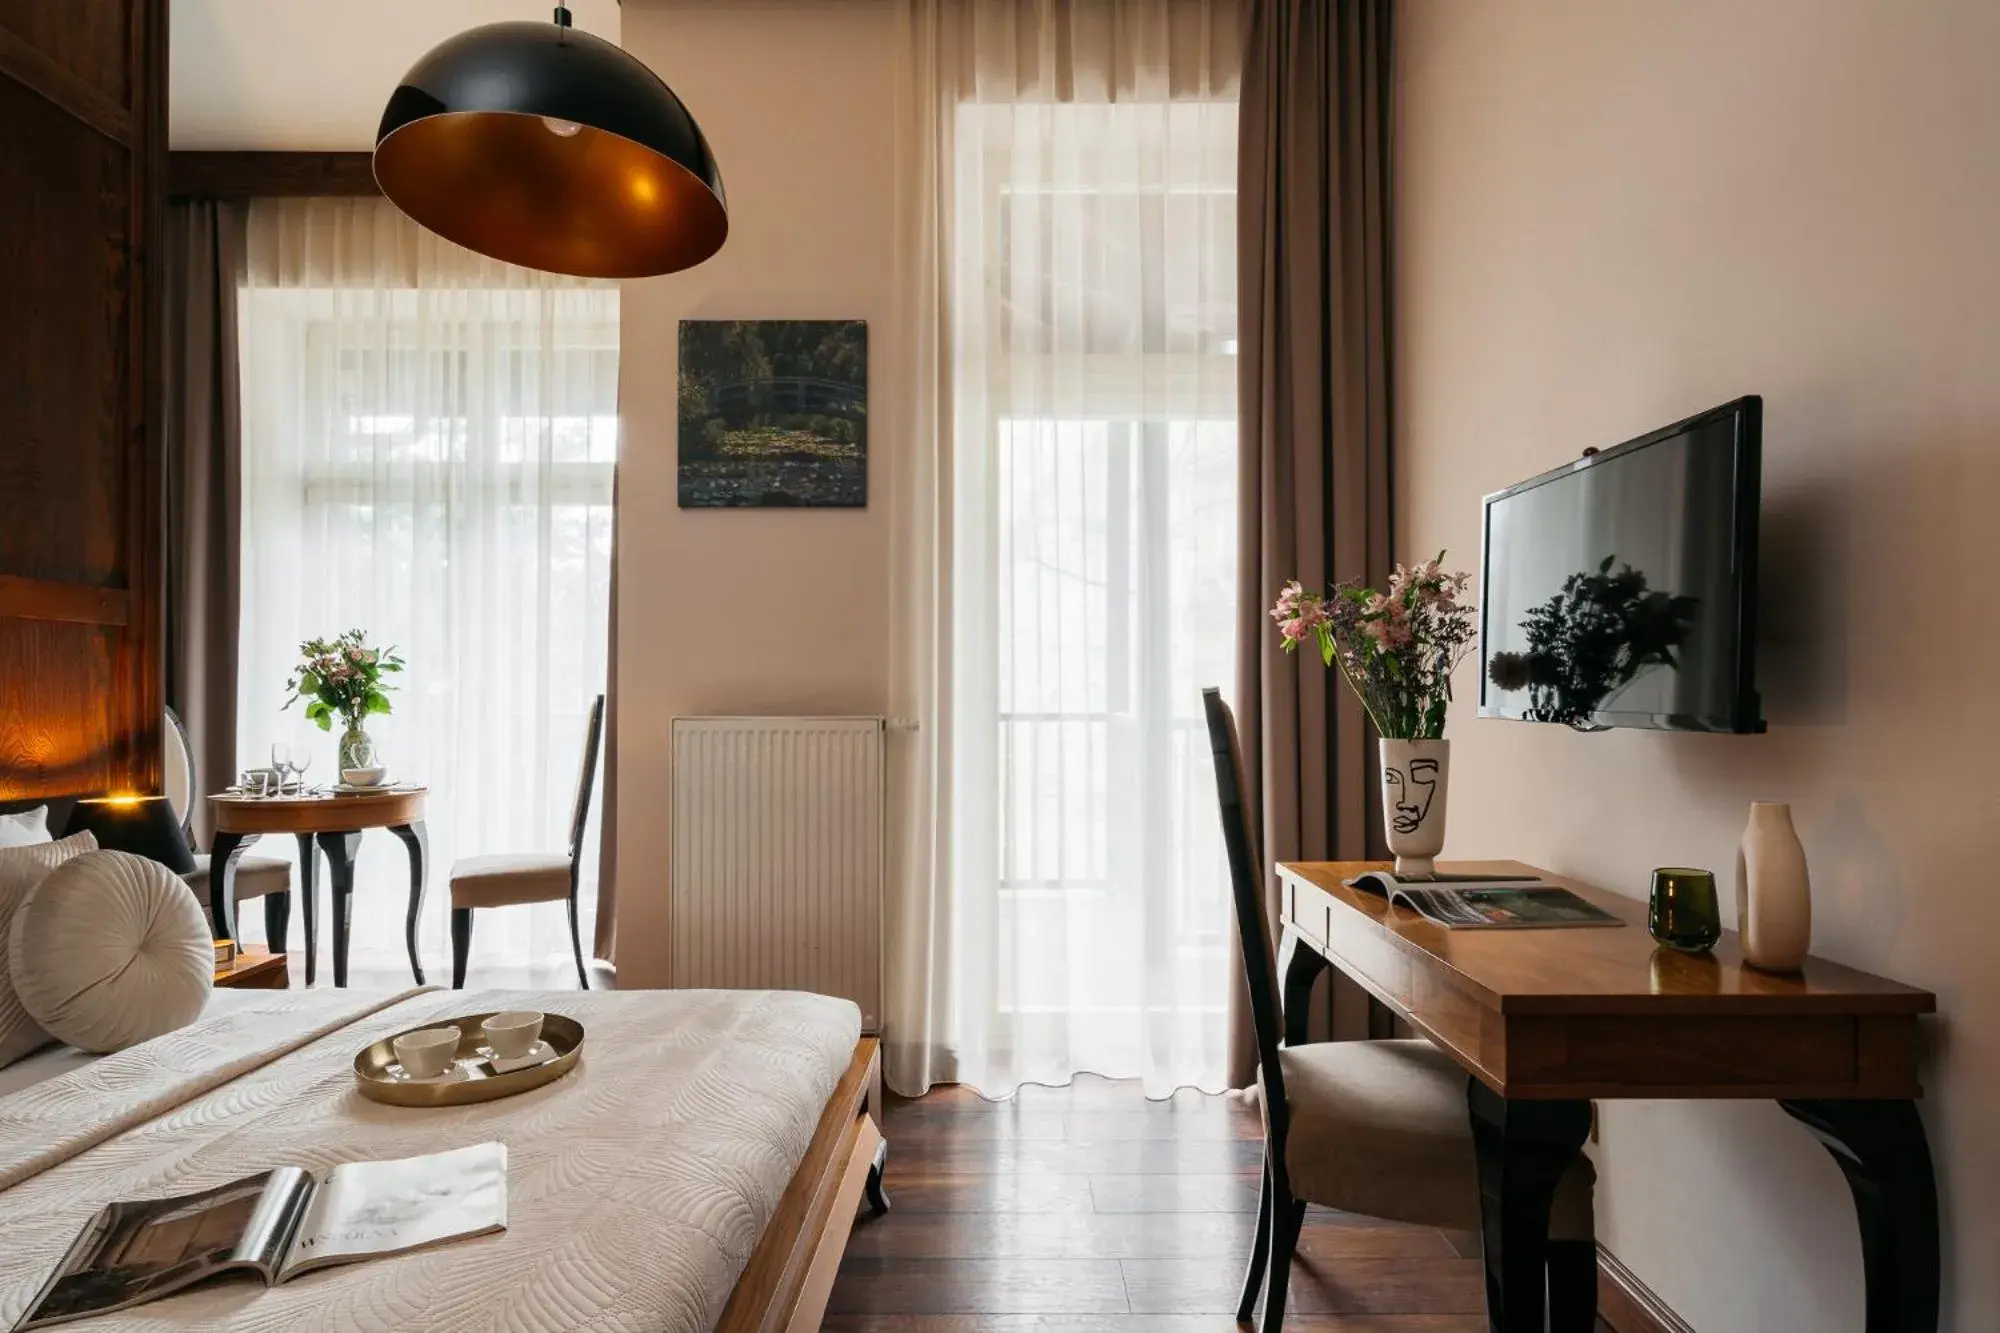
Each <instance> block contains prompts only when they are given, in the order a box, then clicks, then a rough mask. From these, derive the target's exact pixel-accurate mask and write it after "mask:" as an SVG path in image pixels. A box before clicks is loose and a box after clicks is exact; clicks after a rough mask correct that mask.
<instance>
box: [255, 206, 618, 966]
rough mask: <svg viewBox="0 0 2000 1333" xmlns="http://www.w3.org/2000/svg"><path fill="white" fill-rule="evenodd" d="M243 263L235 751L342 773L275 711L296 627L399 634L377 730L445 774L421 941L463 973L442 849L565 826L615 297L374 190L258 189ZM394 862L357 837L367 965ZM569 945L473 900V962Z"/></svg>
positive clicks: (385, 914)
mask: <svg viewBox="0 0 2000 1333" xmlns="http://www.w3.org/2000/svg"><path fill="white" fill-rule="evenodd" d="M247 255H248V261H247V268H248V277H247V283H246V287H245V290H244V291H243V292H242V299H241V303H240V310H241V315H240V318H241V321H242V324H241V334H242V367H243V372H242V373H243V560H244V572H243V624H242V637H241V655H242V672H241V680H242V686H241V703H240V715H239V723H238V728H237V734H238V736H239V738H240V741H239V745H240V747H241V757H242V762H243V764H244V765H245V766H248V765H250V764H253V763H263V762H266V761H267V760H268V758H269V747H270V745H271V743H272V742H273V741H279V740H282V741H286V742H288V743H290V744H291V745H292V746H293V748H294V749H295V750H296V749H297V748H299V747H300V746H301V745H302V744H303V745H304V746H306V747H307V748H308V749H309V750H310V753H311V755H312V768H311V770H310V771H309V772H308V774H307V780H308V781H332V780H335V779H336V777H337V775H336V774H335V773H334V772H333V771H332V770H333V765H334V737H332V736H328V735H325V734H322V733H321V732H319V731H318V730H316V729H314V728H311V727H309V726H307V725H305V724H304V723H303V722H302V721H301V720H300V718H299V712H298V710H297V708H296V707H294V708H293V709H292V710H291V711H289V712H282V711H280V705H281V704H282V703H283V689H282V687H283V685H284V681H285V678H286V675H287V673H288V671H289V670H290V668H291V666H292V664H293V662H294V661H295V660H296V658H297V650H298V645H299V643H300V641H301V640H303V639H307V638H313V637H319V636H331V635H334V634H337V633H339V632H340V631H342V630H345V629H349V628H354V627H359V628H361V629H363V630H366V631H367V632H368V634H369V635H370V636H371V638H373V639H375V640H376V641H378V642H381V643H384V644H394V645H395V646H396V647H397V648H398V649H399V650H400V651H401V653H402V655H403V657H404V658H405V659H406V660H407V661H408V664H409V666H408V669H407V671H406V672H405V673H404V674H403V675H402V676H401V677H399V678H397V684H398V685H399V688H398V690H397V691H396V692H395V693H394V694H393V696H392V699H393V703H394V712H393V713H391V714H390V715H389V716H387V717H378V718H374V719H371V721H370V722H369V727H368V729H369V733H370V735H371V736H373V737H374V738H375V741H376V743H377V747H378V748H379V750H380V751H381V754H382V756H383V758H384V760H385V762H386V763H387V764H388V766H389V769H390V773H391V776H392V777H394V778H396V779H400V780H409V781H420V782H424V783H427V784H428V785H429V787H430V789H431V794H430V798H429V833H430V851H431V873H430V877H429V882H430V893H429V897H428V900H427V903H426V911H425V917H424V924H423V930H422V936H421V944H422V951H423V955H424V958H425V962H426V965H427V967H428V969H429V970H430V974H431V977H432V979H433V980H435V979H437V978H438V977H439V976H444V977H446V978H448V977H449V972H448V971H447V970H446V969H447V968H448V966H449V961H450V944H449V940H448V935H447V930H446V922H447V919H448V916H447V914H448V911H449V906H450V904H449V897H450V895H449V891H448V885H447V878H446V874H447V870H448V868H449V866H450V863H451V861H452V859H453V858H454V857H458V856H468V855H478V854H483V853H488V852H508V851H560V850H562V849H563V848H564V847H565V846H566V844H567V840H568V830H569V818H570V810H571V801H572V799H573V795H574V792H575V787H576V781H577V774H578V768H579V764H580V760H581V754H582V747H583V739H584V736H583V733H584V727H585V722H586V719H587V715H588V712H589V708H590V703H591V700H592V698H593V697H594V696H595V695H597V694H598V693H599V692H601V691H602V690H603V688H604V679H605V631H606V617H607V613H608V607H609V584H610V566H611V539H612V511H611V490H612V477H613V469H614V468H615V466H616V460H617V447H618V404H617V383H618V289H617V287H616V286H615V285H614V284H597V283H588V282H582V281H578V280H575V279H569V278H561V277H555V276H551V275H548V274H542V273H531V272H528V271H526V270H523V269H517V268H513V267H511V266H508V265H504V264H499V263H496V262H494V261H491V260H488V259H484V258H481V257H480V256H477V255H474V254H472V253H470V252H469V251H466V250H463V249H460V248H459V247H457V246H454V245H451V244H450V243H448V242H446V241H443V240H441V239H439V238H438V237H435V236H433V235H431V234H429V233H427V232H424V231H423V230H421V229H420V228H418V227H417V226H416V225H415V224H414V223H411V222H410V221H408V220H407V219H406V218H404V217H403V216H402V215H401V214H400V213H398V212H397V211H396V210H395V209H394V208H393V207H392V206H391V205H390V204H388V203H387V202H386V201H383V200H374V199H310V200H273V201H259V202H258V203H256V204H255V205H253V206H252V209H251V213H250V221H249V235H248V245H247ZM595 805H596V802H595V801H593V812H592V814H593V821H594V819H595ZM280 841H283V842H286V843H289V841H290V840H289V839H285V840H277V839H266V840H265V841H264V843H263V844H261V845H260V846H259V847H258V849H257V850H258V851H259V852H260V853H270V854H281V853H286V852H288V851H291V850H293V849H291V848H288V847H281V846H279V845H276V844H277V843H279V842H280ZM584 845H585V848H586V849H587V850H586V856H585V863H584V886H585V887H584V903H583V912H584V921H585V926H584V935H585V938H588V937H589V934H590V930H589V925H588V922H589V921H590V919H591V915H592V912H593V909H594V905H595V882H596V881H595V862H596V858H595V856H594V854H591V853H590V852H589V850H588V849H592V848H594V847H595V846H596V839H595V837H594V836H591V837H586V839H585V844H584ZM407 864H408V863H407V861H406V860H405V858H404V851H403V847H402V845H401V844H400V843H398V842H397V841H396V840H394V839H393V838H389V837H387V836H386V835H383V836H380V837H369V838H364V839H363V843H362V849H361V854H360V861H359V864H358V866H357V876H356V891H355V902H354V918H353V919H354V936H353V952H352V957H353V959H354V961H355V963H356V965H357V966H363V967H368V966H389V967H399V966H407V963H406V961H405V958H404V951H403V944H402V926H401V922H402V919H403V912H404V906H405V904H406V903H407V888H408V869H407ZM320 880H321V884H322V885H324V884H325V876H324V874H322V875H321V877H320ZM325 892H326V890H325V889H324V888H323V887H322V889H321V893H322V894H324V893H325ZM253 915H254V914H253ZM299 930H300V926H299V924H298V913H297V912H294V913H293V925H292V931H293V944H294V947H297V946H298V939H299V937H298V932H299ZM320 934H321V948H322V950H327V949H330V947H331V945H330V937H331V929H330V926H329V925H328V924H326V923H325V922H324V921H323V922H322V925H321V930H320ZM569 948H570V945H569V932H568V925H567V921H566V918H565V916H564V909H563V907H562V906H561V905H559V904H541V905H536V906H533V907H524V908H509V909H506V910H504V911H494V912H486V913H482V914H481V917H480V920H479V926H478V931H477V933H476V935H475V937H474V942H473V952H472V975H471V978H470V980H471V981H474V982H476V981H477V979H478V974H479V972H480V970H481V969H482V967H488V966H493V965H501V964H506V965H513V966H517V967H518V966H520V965H524V964H538V963H544V962H553V961H555V960H559V959H561V960H566V959H567V958H568V956H569ZM564 966H567V963H565V964H564ZM569 984H574V983H573V982H572V983H569Z"/></svg>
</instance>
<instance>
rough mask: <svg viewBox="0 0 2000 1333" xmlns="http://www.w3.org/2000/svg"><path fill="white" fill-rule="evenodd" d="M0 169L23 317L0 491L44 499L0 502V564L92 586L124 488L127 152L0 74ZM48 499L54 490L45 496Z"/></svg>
mask: <svg viewBox="0 0 2000 1333" xmlns="http://www.w3.org/2000/svg"><path fill="white" fill-rule="evenodd" d="M0 125H9V126H12V127H14V130H15V132H14V133H10V134H9V135H8V136H7V139H6V142H5V143H4V144H0V162H5V164H6V171H7V179H8V180H9V181H10V182H12V181H17V180H18V181H25V182H26V183H27V184H26V186H25V188H23V189H21V190H20V192H19V195H18V197H16V198H15V199H14V200H13V201H12V203H11V204H9V205H5V206H0V255H33V256H34V262H32V263H28V264H22V265H18V266H15V265H6V266H5V267H6V268H7V269H8V270H9V271H8V272H7V273H6V274H5V275H4V276H0V291H4V292H5V296H4V298H0V299H4V300H5V301H6V302H7V306H8V308H9V310H10V311H12V310H25V311H26V312H28V314H29V317H30V319H31V320H32V322H31V323H29V324H28V325H27V326H26V328H25V332H26V334H27V336H25V337H21V336H9V337H7V338H6V339H4V340H0V384H4V385H6V386H7V388H6V397H7V411H6V412H5V413H4V414H0V494H6V493H9V492H12V493H17V494H22V495H33V496H37V497H41V498H42V501H43V502H42V503H39V504H36V505H33V506H31V507H28V508H27V509H26V510H25V512H16V511H13V510H12V509H11V507H10V513H9V522H8V523H7V524H5V525H4V526H0V571H5V572H6V573H9V574H20V575H25V576H27V577H29V578H37V579H56V580H61V581H65V582H73V583H91V584H97V585H100V586H103V585H110V584H117V583H122V580H123V577H124V571H125V530H124V521H123V520H124V516H125V512H126V503H127V492H129V491H130V490H131V487H132V485H133V483H134V482H135V481H136V479H135V478H128V477H126V476H124V475H122V470H121V468H120V466H119V465H120V463H121V461H122V459H123V457H124V452H125V441H124V438H123V436H124V426H125V391H124V386H125V384H126V383H127V382H128V379H129V377H130V375H131V374H132V372H133V367H132V365H131V352H130V349H129V348H128V347H127V346H126V339H125V338H124V336H123V335H124V329H125V321H126V318H127V315H126V310H127V307H128V306H129V304H130V299H129V293H128V291H127V286H128V284H129V282H130V280H131V272H130V266H129V265H127V264H124V263H121V262H118V258H117V257H118V256H120V255H122V254H123V253H124V251H125V250H126V248H127V244H128V241H129V239H130V238H129V236H128V234H127V233H128V230H129V225H130V224H129V219H128V218H127V217H126V215H125V211H124V208H123V206H122V204H123V194H124V191H123V189H122V182H123V180H124V177H125V173H126V171H127V169H128V165H127V163H128V158H129V157H130V154H129V153H128V152H127V151H126V150H125V148H124V147H123V146H121V145H119V144H115V143H113V142H111V141H110V140H109V139H106V138H105V137H104V136H103V135H101V134H99V133H97V132H96V131H95V130H93V129H91V128H90V127H89V126H87V125H85V124H83V122H81V121H79V120H77V119H75V118H74V117H72V116H69V115H66V114H65V113H64V112H62V111H61V110H59V109H58V108H57V107H55V106H54V105H53V104H51V103H49V102H48V101H46V100H44V99H43V98H41V97H37V96H36V95H35V94H33V93H31V92H29V91H28V90H27V89H25V88H23V87H22V86H21V85H20V84H17V83H10V82H8V81H7V80H5V79H0ZM55 501H59V502H55Z"/></svg>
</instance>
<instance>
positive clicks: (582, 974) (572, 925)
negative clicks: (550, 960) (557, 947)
mask: <svg viewBox="0 0 2000 1333" xmlns="http://www.w3.org/2000/svg"><path fill="white" fill-rule="evenodd" d="M569 947H570V949H571V950H572V951H574V952H575V954H576V984H577V989H579V990H589V989H590V973H588V972H587V971H585V970H584V966H583V937H582V936H581V935H579V934H578V933H577V929H576V889H575V887H574V886H571V888H570V892H569Z"/></svg>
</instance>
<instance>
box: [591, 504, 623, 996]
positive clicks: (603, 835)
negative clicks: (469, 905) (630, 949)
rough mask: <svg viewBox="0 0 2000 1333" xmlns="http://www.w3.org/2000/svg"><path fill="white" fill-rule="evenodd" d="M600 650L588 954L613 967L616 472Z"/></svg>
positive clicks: (615, 927) (615, 894)
mask: <svg viewBox="0 0 2000 1333" xmlns="http://www.w3.org/2000/svg"><path fill="white" fill-rule="evenodd" d="M606 620H607V622H608V623H607V627H606V631H605V637H606V644H605V649H604V773H603V783H602V785H603V788H604V803H603V804H602V805H600V806H599V807H598V814H597V927H596V936H595V939H594V940H593V941H592V944H591V951H590V956H591V957H593V958H597V959H601V960H602V961H604V962H606V963H609V964H610V965H611V966H612V968H613V969H614V970H615V969H616V968H617V966H618V474H617V473H613V474H612V478H611V606H610V609H609V612H608V613H607V616H606Z"/></svg>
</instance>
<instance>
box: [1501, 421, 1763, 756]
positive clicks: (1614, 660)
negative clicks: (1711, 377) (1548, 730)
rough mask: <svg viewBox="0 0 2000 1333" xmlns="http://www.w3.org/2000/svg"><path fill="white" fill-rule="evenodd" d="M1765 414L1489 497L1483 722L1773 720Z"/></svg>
mask: <svg viewBox="0 0 2000 1333" xmlns="http://www.w3.org/2000/svg"><path fill="white" fill-rule="evenodd" d="M1762 416H1763V400H1762V399H1761V398H1757V397H1755V396H1751V397H1747V398H1739V399H1737V400H1736V401H1735V402H1733V403H1724V404H1723V405H1722V406H1721V407H1717V408H1712V409H1710V410H1709V411H1707V412H1703V413H1701V414H1699V415H1697V416H1692V417H1689V418H1688V419H1687V420H1685V421H1677V422H1675V423H1674V424H1673V425H1671V426H1666V427H1663V428H1661V429H1659V430H1656V431H1653V432H1652V433H1650V434H1647V435H1641V436H1640V437H1639V438H1638V439H1636V440H1627V441H1626V442H1625V443H1623V444H1620V445H1614V446H1612V447H1611V448H1608V449H1597V450H1591V451H1589V452H1587V453H1586V454H1585V455H1584V456H1583V457H1582V458H1581V459H1579V460H1578V461H1576V462H1574V463H1570V464H1567V465H1566V466H1563V467H1559V468H1555V469H1553V470H1551V471H1548V472H1544V473H1542V474H1541V475H1540V476H1538V477H1531V478H1530V479H1528V480H1527V481H1524V482H1522V483H1521V484H1520V485H1518V486H1510V487H1508V488H1507V489H1506V490H1504V491H1499V492H1497V493H1495V494H1493V495H1489V496H1487V497H1486V501H1485V524H1484V535H1483V538H1482V542H1481V559H1480V568H1481V575H1480V599H1479V606H1480V636H1479V714H1480V716H1481V717H1503V718H1514V719H1517V720H1522V721H1529V722H1559V723H1565V724H1567V725H1569V726H1572V727H1577V728H1580V729H1583V730H1595V729H1598V728H1602V727H1652V728H1658V729H1664V730H1671V731H1732V732H1754V731H1762V730H1763V729H1764V721H1763V711H1762V705H1761V703H1760V701H1759V699H1758V696H1757V683H1756V681H1757V678H1756V669H1755V667H1756V663H1755V657H1756V654H1755V646H1756V602H1757V504H1758V478H1759V473H1760V453H1761V444H1760V438H1759V437H1760V429H1761V421H1762Z"/></svg>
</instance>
